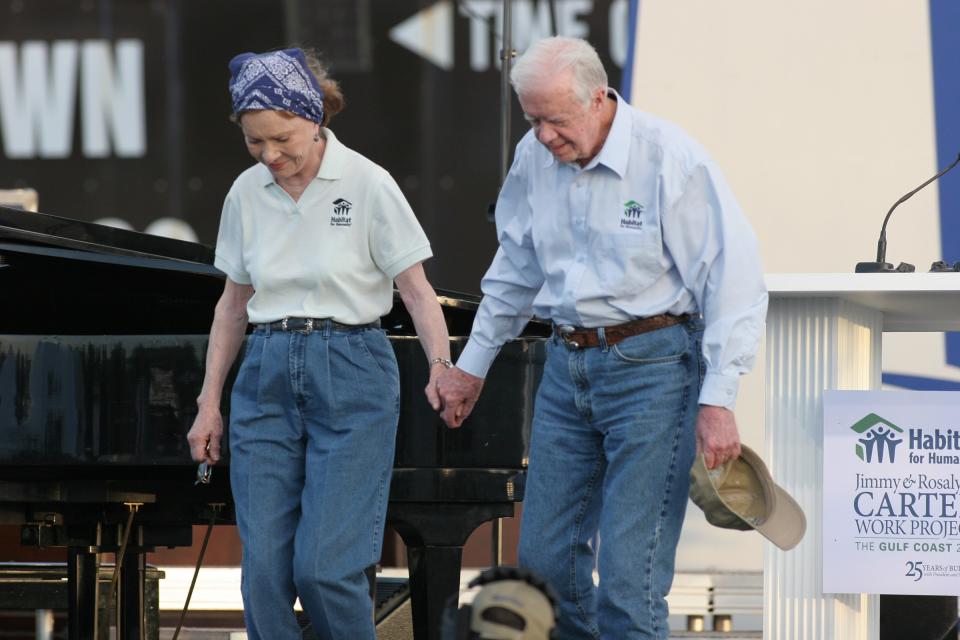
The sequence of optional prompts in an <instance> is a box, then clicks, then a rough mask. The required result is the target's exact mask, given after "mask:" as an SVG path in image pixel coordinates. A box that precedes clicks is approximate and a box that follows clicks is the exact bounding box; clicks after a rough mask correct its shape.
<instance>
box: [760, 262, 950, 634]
mask: <svg viewBox="0 0 960 640" xmlns="http://www.w3.org/2000/svg"><path fill="white" fill-rule="evenodd" d="M767 287H768V289H769V291H770V308H769V311H768V314H767V341H766V353H767V355H766V371H765V375H766V407H765V408H766V452H765V454H766V455H765V456H764V457H765V458H766V459H767V461H769V463H770V466H771V472H772V474H773V476H774V478H775V479H776V481H777V483H778V484H780V485H781V486H782V487H783V488H784V489H786V490H787V491H788V492H789V493H790V494H791V495H793V497H794V498H795V499H796V500H797V502H799V503H800V506H801V507H803V510H804V512H805V513H806V516H807V533H806V536H804V539H803V540H802V541H801V543H800V544H799V545H798V546H797V547H796V548H795V549H793V550H792V551H786V552H785V551H781V550H780V549H778V548H777V547H775V546H773V545H772V544H770V543H766V544H765V552H764V561H763V564H764V572H763V573H764V585H763V587H764V588H763V593H764V596H763V598H764V607H763V637H764V638H766V639H767V640H798V639H801V638H802V639H806V640H830V639H833V640H861V639H862V640H876V639H877V638H878V637H879V627H880V624H879V623H880V616H879V610H880V606H879V602H880V597H879V596H877V595H867V594H853V595H851V594H825V593H823V591H822V584H823V580H822V570H821V567H822V559H823V545H822V539H821V535H822V534H821V523H822V511H821V504H822V503H821V495H822V491H823V391H824V389H878V388H879V387H880V372H881V362H882V354H881V335H882V333H883V332H884V331H960V273H894V274H823V273H820V274H789V275H787V274H784V275H780V274H776V275H768V276H767Z"/></svg>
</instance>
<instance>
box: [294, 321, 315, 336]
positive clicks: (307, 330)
mask: <svg viewBox="0 0 960 640" xmlns="http://www.w3.org/2000/svg"><path fill="white" fill-rule="evenodd" d="M297 333H302V334H303V335H305V336H308V335H310V334H311V333H313V318H307V321H306V322H304V323H303V329H297Z"/></svg>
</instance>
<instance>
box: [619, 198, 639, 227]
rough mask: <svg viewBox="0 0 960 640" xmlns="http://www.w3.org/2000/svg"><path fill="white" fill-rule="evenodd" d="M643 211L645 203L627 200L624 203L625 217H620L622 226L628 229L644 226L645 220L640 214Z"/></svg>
mask: <svg viewBox="0 0 960 640" xmlns="http://www.w3.org/2000/svg"><path fill="white" fill-rule="evenodd" d="M642 213H643V205H642V204H640V203H639V202H637V201H636V200H627V201H626V202H624V203H623V217H622V218H620V227H621V228H627V229H639V228H641V227H642V226H643V220H642V219H641V218H640V215H641V214H642Z"/></svg>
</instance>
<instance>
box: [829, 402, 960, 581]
mask: <svg viewBox="0 0 960 640" xmlns="http://www.w3.org/2000/svg"><path fill="white" fill-rule="evenodd" d="M958 505H960V392H955V391H825V392H824V395H823V591H824V592H825V593H884V594H912V595H960V515H958V508H960V507H958Z"/></svg>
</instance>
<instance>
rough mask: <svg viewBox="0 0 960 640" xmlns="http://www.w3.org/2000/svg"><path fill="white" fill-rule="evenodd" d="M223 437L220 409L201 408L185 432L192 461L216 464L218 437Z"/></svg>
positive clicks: (218, 458) (218, 457)
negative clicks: (187, 431) (188, 429)
mask: <svg viewBox="0 0 960 640" xmlns="http://www.w3.org/2000/svg"><path fill="white" fill-rule="evenodd" d="M222 437H223V416H221V415H220V409H219V408H214V409H203V408H202V407H201V409H200V413H198V414H197V417H196V419H195V420H194V421H193V426H192V427H190V431H189V433H187V442H188V443H190V457H191V458H193V460H194V462H206V463H207V464H211V465H213V464H216V463H217V462H218V461H219V460H220V439H221V438H222Z"/></svg>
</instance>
